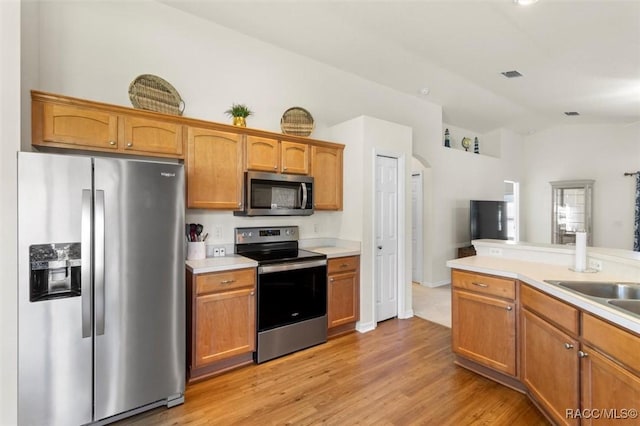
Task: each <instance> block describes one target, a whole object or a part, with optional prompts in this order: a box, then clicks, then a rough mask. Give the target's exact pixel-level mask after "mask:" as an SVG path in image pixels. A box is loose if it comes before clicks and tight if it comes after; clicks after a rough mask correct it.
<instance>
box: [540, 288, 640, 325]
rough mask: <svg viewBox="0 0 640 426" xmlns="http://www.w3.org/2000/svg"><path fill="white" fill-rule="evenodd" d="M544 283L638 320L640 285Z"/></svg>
mask: <svg viewBox="0 0 640 426" xmlns="http://www.w3.org/2000/svg"><path fill="white" fill-rule="evenodd" d="M545 282H547V283H549V284H553V285H556V286H558V287H561V288H566V289H568V290H570V291H572V292H575V293H578V294H581V295H583V296H586V297H588V298H590V299H591V300H593V301H595V302H597V303H600V304H603V305H609V306H611V307H612V308H615V309H618V310H621V311H625V312H626V313H630V314H632V315H634V316H636V317H639V318H640V283H624V282H611V281H610V282H603V281H559V280H556V281H552V280H545Z"/></svg>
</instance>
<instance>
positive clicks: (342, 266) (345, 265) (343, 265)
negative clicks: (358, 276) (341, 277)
mask: <svg viewBox="0 0 640 426" xmlns="http://www.w3.org/2000/svg"><path fill="white" fill-rule="evenodd" d="M347 266H349V264H348V263H343V264H342V265H340V267H341V268H346V267H347Z"/></svg>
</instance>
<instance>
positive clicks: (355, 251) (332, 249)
mask: <svg viewBox="0 0 640 426" xmlns="http://www.w3.org/2000/svg"><path fill="white" fill-rule="evenodd" d="M304 249H305V250H309V251H314V252H316V253H322V254H326V255H327V259H332V258H334V257H344V256H360V249H359V248H349V247H337V246H324V247H305V248H304Z"/></svg>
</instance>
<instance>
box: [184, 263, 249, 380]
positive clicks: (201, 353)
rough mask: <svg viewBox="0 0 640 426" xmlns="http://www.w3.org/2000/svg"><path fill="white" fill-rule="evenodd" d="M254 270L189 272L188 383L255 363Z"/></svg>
mask: <svg viewBox="0 0 640 426" xmlns="http://www.w3.org/2000/svg"><path fill="white" fill-rule="evenodd" d="M255 276H256V271H255V269H254V268H249V269H241V270H236V271H227V272H215V273H207V274H198V275H193V274H191V273H190V272H187V287H188V290H189V291H188V294H187V297H188V303H187V325H188V330H187V335H188V337H187V350H188V356H187V363H188V365H187V375H188V380H189V382H193V381H196V380H199V379H203V378H205V377H208V376H211V375H214V374H217V373H220V372H222V371H225V370H228V369H230V368H234V367H237V366H239V365H244V364H246V363H250V362H252V361H253V351H254V350H255V339H256V305H255V304H256V300H255V299H256V297H255V283H256V278H255Z"/></svg>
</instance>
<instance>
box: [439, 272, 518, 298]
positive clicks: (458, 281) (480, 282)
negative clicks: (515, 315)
mask: <svg viewBox="0 0 640 426" xmlns="http://www.w3.org/2000/svg"><path fill="white" fill-rule="evenodd" d="M451 281H452V284H453V286H454V287H457V288H463V289H467V290H471V291H476V292H478V293H483V294H491V295H493V296H498V297H504V298H506V299H515V297H516V282H515V280H513V279H510V278H502V277H495V276H492V275H483V274H475V273H472V272H471V273H470V272H463V271H459V270H456V269H454V270H453V271H452V272H451Z"/></svg>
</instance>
